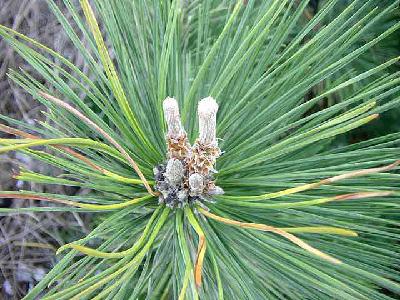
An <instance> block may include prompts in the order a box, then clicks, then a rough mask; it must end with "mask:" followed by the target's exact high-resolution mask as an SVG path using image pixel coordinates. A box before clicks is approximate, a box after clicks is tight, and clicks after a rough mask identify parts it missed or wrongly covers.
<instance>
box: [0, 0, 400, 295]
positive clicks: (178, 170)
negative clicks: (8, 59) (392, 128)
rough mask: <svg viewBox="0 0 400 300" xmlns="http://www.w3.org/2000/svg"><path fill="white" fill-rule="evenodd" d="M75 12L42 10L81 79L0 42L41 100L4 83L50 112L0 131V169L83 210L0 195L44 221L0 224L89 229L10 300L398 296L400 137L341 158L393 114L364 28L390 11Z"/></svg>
mask: <svg viewBox="0 0 400 300" xmlns="http://www.w3.org/2000/svg"><path fill="white" fill-rule="evenodd" d="M79 2H80V5H79V6H78V5H75V4H74V2H73V1H71V0H64V5H65V6H66V7H67V8H68V9H69V12H70V13H71V15H72V16H73V24H72V23H71V22H69V21H68V20H67V19H66V18H65V17H64V16H63V14H62V13H61V10H60V8H59V7H57V5H56V4H55V3H54V2H53V0H48V3H49V6H50V8H51V9H52V11H53V12H54V14H55V15H56V17H57V18H58V20H59V22H60V23H61V24H62V26H63V28H64V29H65V32H66V33H67V35H68V37H69V38H70V40H71V42H72V43H73V44H74V46H75V47H76V48H77V49H78V51H79V52H80V54H81V55H82V56H83V57H84V59H85V63H86V64H87V66H88V71H87V72H83V70H80V69H79V68H77V67H76V66H74V65H73V64H72V63H71V62H70V61H68V60H67V59H66V58H64V57H63V56H62V55H61V54H60V53H57V52H55V51H53V50H52V49H50V48H48V47H46V46H45V45H43V44H41V43H40V42H39V41H35V40H32V39H30V38H29V37H27V36H24V35H22V34H20V33H18V32H15V31H14V30H12V29H11V28H7V27H4V26H0V35H1V36H2V37H3V38H4V39H5V40H6V41H8V42H9V43H10V45H12V46H13V47H14V49H15V50H16V51H17V52H18V53H19V54H20V55H21V56H22V57H23V58H24V59H25V60H27V61H28V62H29V63H30V64H31V65H32V67H33V68H34V69H35V70H36V71H37V72H38V73H39V74H40V75H41V76H42V77H43V78H44V79H45V80H46V82H47V84H43V83H42V82H41V81H39V80H37V79H36V78H35V76H33V75H32V74H29V73H28V72H26V71H24V70H20V71H15V70H10V72H9V76H10V78H11V79H12V80H13V81H14V82H16V83H17V84H18V85H20V86H22V87H23V88H24V89H25V90H26V91H27V92H28V93H30V94H31V95H32V97H34V98H35V99H37V101H39V102H41V103H42V104H43V105H44V106H45V107H46V108H48V111H47V112H44V113H43V114H44V116H45V117H46V121H43V122H38V123H37V124H35V125H31V124H26V123H23V122H21V121H18V120H14V119H11V118H9V117H7V116H1V119H2V120H3V123H4V124H2V125H0V129H1V130H2V131H4V132H7V133H10V134H13V135H15V136H16V138H15V139H0V144H1V145H2V146H1V148H0V153H5V152H7V151H19V152H21V153H23V154H25V155H29V156H30V157H32V158H34V159H36V160H37V161H38V162H42V163H44V164H48V165H51V166H55V167H57V168H59V169H60V170H62V171H63V172H64V175H63V176H60V177H52V176H49V175H47V174H38V173H34V172H31V171H28V170H21V171H20V173H19V174H18V176H17V178H18V179H20V180H25V181H30V182H39V183H45V184H57V185H69V186H76V187H82V188H85V189H89V190H90V191H91V192H90V193H88V194H86V195H77V196H67V195H53V194H44V193H35V192H33V191H29V192H28V191H19V192H10V191H3V192H1V193H0V197H3V198H11V197H12V198H15V199H33V200H41V201H44V202H49V203H58V204H60V205H50V204H49V206H47V207H43V206H40V207H32V208H24V209H19V210H15V209H14V210H13V209H1V212H3V213H10V212H25V211H37V212H41V211H53V212H57V211H68V212H76V211H77V212H92V213H93V215H94V216H95V218H97V219H96V220H98V225H97V227H96V228H95V229H94V230H93V231H92V232H91V233H90V234H89V235H87V236H86V237H84V238H82V239H80V240H77V241H74V242H72V243H70V244H66V245H64V246H63V247H61V248H60V249H59V250H58V252H57V253H58V255H59V256H60V258H61V257H62V258H61V260H60V261H59V262H58V264H57V265H56V266H55V267H54V268H53V269H52V270H51V271H50V272H49V273H48V274H47V276H46V277H45V278H44V279H43V280H42V281H41V282H40V283H39V284H38V285H37V286H36V287H35V288H34V289H33V290H32V291H31V292H30V293H29V294H28V295H27V296H26V297H25V299H35V298H36V297H38V296H39V295H40V297H41V299H199V298H200V299H392V298H395V297H396V295H399V294H400V285H399V284H398V281H399V279H400V274H399V270H398V269H396V266H398V265H399V263H400V255H399V251H398V250H399V244H398V239H399V230H398V212H399V210H398V208H399V204H398V199H399V193H400V190H399V187H398V174H396V170H397V169H398V165H399V164H400V161H399V160H398V159H399V155H398V153H399V150H398V144H399V141H400V133H398V132H391V133H389V134H385V135H382V136H379V137H376V138H372V139H368V140H363V141H359V142H356V143H351V144H348V143H343V142H342V140H341V137H343V136H345V135H346V134H347V133H348V132H350V131H352V130H354V129H356V128H360V127H362V126H364V125H365V124H370V125H371V126H373V124H374V122H375V120H376V119H377V118H378V116H379V115H380V114H384V113H385V112H388V111H390V110H392V109H393V108H396V107H397V106H398V104H399V102H400V94H399V88H400V85H399V82H400V78H399V74H400V72H399V71H393V69H392V68H393V67H394V66H396V64H397V65H398V61H399V57H398V56H392V57H390V58H388V59H386V60H384V61H382V62H379V63H376V64H366V63H363V62H365V60H366V59H367V58H368V57H369V54H370V53H371V51H372V50H373V49H375V48H376V47H377V45H380V43H382V42H383V41H387V40H388V39H390V38H392V37H393V36H394V34H396V32H398V29H399V27H400V22H399V21H395V22H393V21H392V22H391V23H390V24H389V25H388V26H378V25H380V24H382V22H383V21H385V20H387V19H388V18H389V19H390V18H391V16H393V15H394V14H396V12H397V14H398V11H397V10H398V6H399V1H398V0H393V1H378V0H368V1H362V0H353V1H351V2H350V3H349V4H347V5H346V6H345V7H344V8H343V9H341V8H340V6H339V2H341V1H339V0H327V1H324V4H323V6H321V7H320V9H319V11H318V12H317V13H316V14H315V15H313V16H310V17H309V18H308V19H307V18H305V17H304V14H305V13H306V12H307V10H306V9H307V5H308V4H309V3H308V2H309V1H306V0H303V1H293V0H280V1H278V0H269V1H256V0H249V1H243V0H240V1H223V0H219V1H217V0H204V1H198V0H193V1H183V0H181V1H179V0H172V1H162V0H159V1H158V0H153V1H144V0H137V1H132V0H110V1H104V0H93V2H91V3H89V0H80V1H79ZM81 12H83V13H81ZM305 20H306V21H305ZM99 24H100V25H99ZM77 32H79V33H80V34H81V35H83V36H84V39H85V41H86V43H84V41H83V40H81V39H79V38H78V36H79V35H78V34H77ZM85 44H87V46H86V47H85ZM374 47H375V48H374ZM316 87H318V88H316ZM310 90H312V91H313V92H312V93H311V96H310ZM81 95H85V96H84V97H82V96H81ZM332 99H334V100H335V101H331V100H332ZM6 124H7V125H6ZM17 128H18V129H17ZM96 216H97V217H96ZM390 293H391V294H390Z"/></svg>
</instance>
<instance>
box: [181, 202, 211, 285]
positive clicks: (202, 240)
mask: <svg viewBox="0 0 400 300" xmlns="http://www.w3.org/2000/svg"><path fill="white" fill-rule="evenodd" d="M185 213H186V216H187V218H188V220H189V223H190V225H192V227H193V229H194V230H195V231H196V233H197V234H198V236H199V245H198V248H197V257H196V263H195V266H194V281H195V284H196V287H197V288H199V287H200V286H201V278H202V272H203V262H204V255H205V253H206V247H207V242H206V237H205V235H204V232H203V230H202V229H201V226H200V224H199V222H197V219H196V217H195V216H194V214H193V212H192V210H191V209H190V208H189V207H187V206H186V207H185Z"/></svg>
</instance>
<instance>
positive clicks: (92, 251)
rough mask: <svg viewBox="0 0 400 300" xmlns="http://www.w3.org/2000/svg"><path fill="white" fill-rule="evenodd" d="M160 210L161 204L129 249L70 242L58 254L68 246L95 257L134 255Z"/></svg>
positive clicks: (59, 249)
mask: <svg viewBox="0 0 400 300" xmlns="http://www.w3.org/2000/svg"><path fill="white" fill-rule="evenodd" d="M160 210H161V206H159V207H158V208H157V209H156V210H155V211H154V213H153V214H152V215H151V218H150V220H149V221H148V222H147V225H146V227H145V228H144V231H143V233H142V235H141V236H140V238H139V239H138V240H137V241H136V242H135V244H134V245H133V246H132V247H131V248H129V249H127V250H124V251H121V252H103V251H99V250H96V249H92V248H89V247H86V246H82V245H78V244H74V243H69V244H65V245H64V246H61V247H60V248H58V250H57V252H56V255H58V254H60V253H61V252H63V251H64V250H66V249H68V248H72V249H75V250H78V251H79V252H82V253H83V254H86V255H89V256H93V257H99V258H122V257H125V256H127V255H132V254H134V253H136V252H137V251H138V249H139V248H140V247H141V246H142V245H143V243H144V240H145V239H146V237H147V235H148V233H149V231H150V228H151V227H152V225H153V223H154V220H155V219H156V217H157V216H158V214H159V212H160Z"/></svg>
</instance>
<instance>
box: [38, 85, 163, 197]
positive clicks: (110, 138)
mask: <svg viewBox="0 0 400 300" xmlns="http://www.w3.org/2000/svg"><path fill="white" fill-rule="evenodd" d="M39 95H41V96H42V97H44V98H45V99H47V100H49V101H51V102H53V103H55V104H57V105H59V106H61V107H63V108H65V109H66V110H68V111H69V112H71V113H72V114H74V115H75V116H77V117H78V118H79V119H81V120H82V121H83V122H84V123H86V124H87V125H89V126H91V127H92V128H94V129H95V130H96V131H97V133H99V134H101V135H102V136H103V137H104V138H105V139H107V140H108V141H109V142H110V143H111V144H113V145H114V147H115V148H117V149H118V151H119V152H120V153H121V154H122V155H123V156H124V157H125V158H126V160H127V161H128V162H129V164H130V165H131V166H132V167H133V169H134V170H135V171H136V173H137V174H138V176H139V178H140V179H141V180H142V182H143V184H144V186H145V187H146V189H147V191H148V192H149V194H151V195H153V196H155V195H156V193H155V192H153V190H152V189H151V187H150V185H149V183H148V182H147V180H146V178H145V177H144V175H143V173H142V171H141V170H140V168H139V166H138V165H137V164H136V162H135V161H134V160H133V159H132V157H130V155H129V154H128V153H127V152H126V151H125V149H124V148H123V147H122V146H121V145H120V144H119V143H118V142H117V141H116V140H114V139H113V138H112V137H111V136H110V135H109V134H108V133H107V132H105V131H104V130H103V129H102V128H100V126H98V125H97V124H96V123H94V122H93V121H92V120H90V119H89V118H87V117H86V116H84V115H83V114H82V113H81V112H80V111H78V110H77V109H75V108H73V107H72V106H71V105H69V104H68V103H66V102H64V101H62V100H60V99H58V98H56V97H54V96H51V95H48V94H46V93H43V92H39Z"/></svg>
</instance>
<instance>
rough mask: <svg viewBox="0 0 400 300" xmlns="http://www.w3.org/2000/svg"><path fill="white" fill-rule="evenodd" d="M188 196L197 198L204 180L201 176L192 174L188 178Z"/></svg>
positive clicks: (202, 188) (202, 187)
mask: <svg viewBox="0 0 400 300" xmlns="http://www.w3.org/2000/svg"><path fill="white" fill-rule="evenodd" d="M189 189H190V191H189V195H191V196H199V195H201V194H202V193H203V190H204V180H203V176H201V175H200V174H198V173H194V174H192V175H190V176H189Z"/></svg>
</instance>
